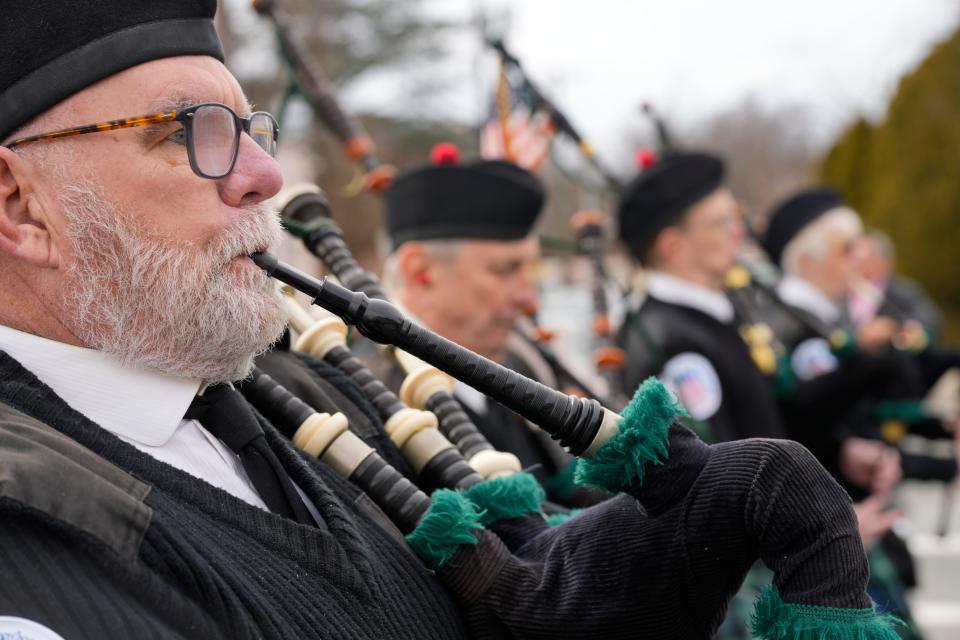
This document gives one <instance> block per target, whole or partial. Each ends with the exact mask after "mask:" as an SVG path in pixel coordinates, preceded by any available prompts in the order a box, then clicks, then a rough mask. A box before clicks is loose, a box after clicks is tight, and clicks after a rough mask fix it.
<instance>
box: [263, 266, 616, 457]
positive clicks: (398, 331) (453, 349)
mask: <svg viewBox="0 0 960 640" xmlns="http://www.w3.org/2000/svg"><path fill="white" fill-rule="evenodd" d="M250 257H251V259H253V261H254V262H255V263H256V264H257V265H258V266H259V267H260V268H261V269H263V270H264V271H265V272H266V273H267V274H268V275H270V276H273V277H274V278H276V279H278V280H280V281H281V282H284V283H286V284H288V285H290V286H291V287H293V288H294V289H297V290H298V291H301V292H303V293H305V294H307V295H308V296H310V298H311V299H312V301H313V303H314V304H316V305H318V306H321V307H323V308H325V309H327V310H328V311H330V312H331V313H333V314H335V315H337V316H339V317H340V318H341V319H343V321H344V322H346V323H347V324H350V325H353V326H355V327H356V328H357V329H358V330H359V331H360V333H361V334H362V335H364V336H366V337H367V338H369V339H371V340H373V341H374V342H379V343H381V344H390V345H393V346H395V347H399V348H400V349H403V350H404V351H407V352H408V353H410V354H412V355H414V356H416V357H418V358H420V359H421V360H423V361H425V362H427V363H429V364H432V365H433V366H435V367H437V368H438V369H440V370H441V371H445V372H446V373H449V374H450V375H452V376H454V377H456V378H457V379H458V380H462V381H463V382H464V383H466V384H468V385H470V386H472V387H473V388H475V389H477V390H478V391H480V392H481V393H484V394H486V395H488V396H490V397H491V398H493V399H494V400H496V401H497V402H499V403H500V404H502V405H504V406H505V407H507V408H508V409H511V410H513V411H515V412H517V413H519V414H520V415H522V416H523V417H525V418H526V419H527V420H529V421H530V422H532V423H534V424H536V425H538V426H539V427H540V428H541V429H543V430H545V431H547V432H548V433H549V434H550V435H551V436H552V437H553V438H554V439H556V440H558V441H559V442H560V444H561V445H563V446H566V447H568V448H569V450H570V452H571V453H573V454H574V455H586V456H590V455H592V454H593V453H594V452H595V451H596V450H597V448H598V447H599V446H600V445H601V444H603V443H604V442H606V441H607V440H608V439H609V438H610V437H612V436H613V435H614V434H616V433H617V432H618V428H617V423H618V422H619V419H620V417H619V416H618V415H617V414H615V413H613V412H611V411H608V410H606V409H604V408H603V407H602V406H601V405H600V403H599V402H597V401H596V400H592V399H586V398H578V397H575V396H569V395H566V394H563V393H560V392H559V391H555V390H553V389H550V388H549V387H546V386H545V385H542V384H540V383H539V382H536V381H534V380H530V379H529V378H526V377H524V376H522V375H520V374H518V373H516V372H514V371H511V370H509V369H507V368H506V367H503V366H501V365H499V364H497V363H495V362H493V361H491V360H488V359H487V358H484V357H483V356H480V355H478V354H475V353H473V352H472V351H470V350H468V349H465V348H463V347H461V346H460V345H458V344H456V343H454V342H451V341H450V340H447V339H446V338H443V337H442V336H439V335H437V334H435V333H433V332H432V331H429V330H427V329H425V328H423V327H421V326H419V325H417V324H415V323H413V322H411V321H410V320H409V319H407V318H406V317H405V316H404V315H403V314H402V313H401V312H400V311H399V310H398V309H397V308H396V307H394V306H393V305H392V304H390V303H389V302H386V301H384V300H371V299H370V298H368V297H367V296H366V295H365V294H363V293H355V292H353V291H350V290H349V289H346V288H345V287H342V286H340V285H338V284H336V283H334V282H332V281H330V280H329V279H327V278H323V279H317V278H314V277H312V276H309V275H307V274H306V273H303V272H302V271H299V270H298V269H295V268H293V267H291V266H289V265H286V264H283V263H281V262H280V261H279V260H278V259H277V258H276V257H275V256H273V255H270V254H267V253H254V254H251V256H250Z"/></svg>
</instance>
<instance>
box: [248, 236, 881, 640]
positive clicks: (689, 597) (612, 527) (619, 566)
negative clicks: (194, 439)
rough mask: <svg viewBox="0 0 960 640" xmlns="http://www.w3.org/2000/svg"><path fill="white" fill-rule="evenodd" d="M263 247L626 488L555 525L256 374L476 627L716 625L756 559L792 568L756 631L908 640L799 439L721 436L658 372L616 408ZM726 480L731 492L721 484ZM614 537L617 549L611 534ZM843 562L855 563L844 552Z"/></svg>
mask: <svg viewBox="0 0 960 640" xmlns="http://www.w3.org/2000/svg"><path fill="white" fill-rule="evenodd" d="M250 257H251V259H252V260H253V261H254V262H255V263H256V264H257V265H258V266H259V267H261V268H262V269H263V270H264V271H265V272H266V273H267V274H268V275H271V276H273V277H275V278H276V279H278V280H280V281H281V282H283V283H285V284H286V285H288V286H291V287H293V288H294V289H296V290H298V291H300V292H301V293H304V294H306V295H307V296H308V297H309V298H310V299H311V300H312V302H313V303H314V304H316V305H318V306H321V307H322V308H324V309H326V310H327V311H328V312H330V313H332V314H334V315H336V316H338V317H339V318H341V319H342V320H343V321H344V322H346V323H348V324H350V325H352V326H354V327H356V329H357V330H358V331H359V332H360V333H361V334H362V335H364V336H366V337H367V338H369V339H371V340H374V341H376V342H379V343H383V344H389V345H393V346H394V347H396V348H399V349H402V350H403V351H405V352H407V353H409V354H410V355H412V356H415V357H416V358H419V359H420V360H422V361H423V362H426V363H429V364H431V365H433V366H436V367H437V368H439V369H441V370H442V371H444V372H446V373H448V374H450V375H455V376H456V377H457V378H459V379H460V380H462V381H464V382H465V383H467V384H470V385H471V386H474V387H475V388H476V389H478V390H479V391H481V392H483V393H485V394H487V395H488V396H489V397H491V398H493V399H494V400H496V401H498V402H501V403H502V404H504V405H505V406H507V407H508V408H510V409H512V410H514V411H516V412H518V413H520V414H521V415H522V416H524V417H525V418H526V419H527V420H529V421H530V422H532V423H534V424H536V425H538V426H539V427H540V428H542V429H544V430H545V431H547V432H548V433H550V435H551V436H552V437H554V438H556V439H557V440H559V441H560V442H561V443H562V444H563V445H564V446H566V447H567V448H568V449H569V450H570V451H571V453H574V454H575V455H578V456H580V457H581V460H580V468H579V469H578V476H579V477H580V479H581V480H582V481H584V482H589V483H592V484H596V485H598V486H601V487H604V488H605V489H607V490H608V491H610V492H612V493H620V495H617V496H615V497H612V498H611V499H609V500H607V501H606V502H603V503H601V504H600V505H597V506H595V507H592V508H590V509H588V510H586V511H585V512H583V513H581V514H579V515H577V516H576V517H574V518H572V519H570V520H568V521H567V522H565V523H564V524H562V525H560V526H557V527H553V528H550V527H548V526H547V525H546V523H545V521H544V519H543V517H542V515H541V513H540V504H541V503H542V499H543V494H542V490H541V491H540V492H539V493H538V491H537V487H536V483H535V481H533V479H532V478H531V477H530V476H528V475H526V474H522V473H520V474H511V475H508V476H500V477H494V478H490V479H487V480H484V481H483V482H479V483H477V484H473V485H472V486H469V487H467V488H463V489H461V490H458V491H450V490H445V489H440V490H437V491H435V492H434V493H433V494H432V495H431V496H430V497H429V498H427V496H426V494H423V493H422V492H420V490H419V489H417V488H416V487H413V486H411V484H410V483H409V481H408V480H407V479H406V478H404V477H403V476H402V475H401V474H399V472H396V471H394V470H391V468H390V467H389V465H386V464H385V463H384V462H383V461H382V460H381V459H379V458H378V457H376V453H375V452H371V451H370V450H369V447H366V445H363V444H362V443H360V445H359V446H358V445H357V441H356V440H357V439H356V438H353V437H351V436H350V434H349V431H348V430H347V429H346V427H345V425H343V421H342V420H335V419H329V418H327V419H324V418H323V417H322V416H321V417H320V418H317V417H313V415H314V414H313V412H312V410H311V409H309V408H308V407H304V406H303V405H302V404H301V403H298V402H297V401H296V400H295V399H294V398H292V396H290V395H289V394H286V393H284V392H282V391H280V390H278V389H277V388H276V385H275V384H271V382H270V380H269V379H268V378H267V377H265V376H263V375H262V374H259V373H258V374H256V376H255V378H254V383H253V386H254V387H255V388H256V389H257V391H256V392H255V393H251V395H254V396H258V397H254V402H255V404H257V406H258V408H259V407H260V406H261V404H263V403H264V402H265V399H266V398H271V400H270V403H272V404H273V405H275V406H274V408H272V409H271V408H266V409H261V410H262V411H264V412H265V414H266V415H268V417H270V416H273V419H276V420H277V421H278V422H281V423H284V422H285V423H287V424H289V425H290V426H288V427H285V426H283V425H282V424H281V431H283V432H285V433H291V431H292V432H293V438H294V441H295V442H296V443H297V444H299V445H300V446H302V447H304V448H306V449H308V450H309V451H310V452H311V453H318V454H319V455H320V456H321V458H322V459H323V460H324V461H326V462H328V463H329V464H330V465H331V466H332V467H333V468H334V469H335V470H337V471H338V472H339V473H340V474H341V475H343V476H345V477H348V478H350V479H352V480H353V481H354V482H356V483H357V484H359V485H360V486H361V488H363V489H364V491H366V492H368V493H369V494H370V495H371V497H372V498H373V499H374V501H375V502H377V504H379V505H381V507H382V508H383V510H384V512H385V513H387V514H388V515H389V516H390V517H391V518H393V519H394V522H395V523H396V524H397V526H398V528H399V529H400V530H401V531H402V532H404V533H405V534H406V540H407V543H408V544H409V545H410V547H411V548H412V549H413V550H414V552H415V553H416V554H417V555H418V556H419V557H420V558H421V559H422V560H423V561H424V562H425V563H426V564H427V565H428V566H429V567H430V568H432V569H434V570H435V571H436V572H437V575H438V577H440V578H441V579H442V580H443V581H444V582H445V584H446V585H447V586H448V587H449V588H450V589H451V590H452V591H453V592H454V593H455V594H456V595H457V596H458V597H459V598H460V600H461V602H462V603H463V605H464V607H465V611H466V617H467V619H468V621H469V622H470V624H471V628H472V629H473V631H474V632H475V633H476V634H477V636H478V637H491V638H493V637H542V636H544V635H547V636H549V637H558V638H563V637H581V636H582V635H583V634H585V633H591V632H593V633H602V634H603V635H604V637H611V638H615V637H633V636H634V635H635V634H636V632H637V630H638V629H645V630H647V631H649V632H650V633H651V634H653V635H654V636H656V637H675V638H699V637H706V636H708V635H710V634H711V633H712V632H713V631H714V630H715V628H716V626H717V625H719V623H720V621H721V620H722V617H723V612H724V609H725V606H726V602H727V601H728V600H729V598H730V597H732V595H733V593H734V592H735V591H736V588H737V587H738V586H739V583H740V581H741V580H742V577H743V575H744V574H745V572H746V570H747V568H748V567H749V566H750V564H752V563H753V562H754V561H755V560H756V558H757V557H758V556H759V557H762V558H764V560H765V561H766V562H767V563H768V564H769V565H770V566H771V568H773V569H774V571H775V572H777V575H778V580H777V581H776V588H773V589H770V590H768V591H767V592H765V593H764V595H763V596H762V597H761V599H760V600H759V601H758V605H757V607H758V608H757V613H756V618H755V621H754V626H755V633H757V634H758V637H770V638H808V637H809V638H815V637H821V636H819V635H815V634H819V633H821V631H822V630H823V628H824V625H826V626H828V627H830V628H832V629H837V628H845V627H850V628H851V629H854V628H856V629H857V630H859V631H862V632H863V635H862V637H864V638H871V639H877V640H886V639H887V638H892V637H894V636H892V635H889V634H891V633H893V631H892V630H891V628H890V624H891V622H890V620H889V619H887V618H885V617H883V616H880V615H879V614H877V613H876V612H875V611H874V610H873V609H872V608H871V606H870V603H869V598H867V596H866V595H865V594H864V592H863V585H864V584H865V580H866V563H865V558H864V556H863V549H862V546H861V545H860V543H859V539H858V537H857V535H856V522H855V519H854V517H853V514H852V512H851V511H850V508H849V503H848V501H847V498H846V497H845V494H843V492H842V490H841V489H840V488H839V487H838V486H836V485H835V483H833V481H832V480H831V479H830V478H829V476H828V475H827V474H826V472H825V471H824V470H823V469H822V468H821V467H819V465H817V464H816V462H815V461H814V460H813V459H812V457H811V456H810V455H809V453H807V452H806V451H805V450H803V449H802V448H801V447H799V446H797V445H795V444H793V443H787V442H777V441H767V440H754V441H743V442H735V443H725V444H721V445H713V446H707V445H705V444H703V443H702V442H700V441H699V440H697V439H696V438H695V436H693V435H692V434H691V433H690V432H689V431H687V430H685V429H684V428H683V427H681V426H680V425H679V423H677V422H676V420H675V418H676V408H675V405H674V401H673V399H672V398H671V397H670V396H669V394H668V393H667V392H666V391H665V389H663V387H662V386H661V385H659V383H657V382H655V381H649V382H648V383H645V385H644V386H643V387H642V388H641V389H640V390H639V391H638V393H637V395H636V396H635V398H634V400H633V401H632V403H631V405H630V406H629V407H628V408H627V409H626V410H625V411H624V413H623V415H620V414H617V413H614V412H612V411H610V410H608V409H605V408H604V407H603V406H601V405H600V403H599V402H597V401H596V400H593V399H587V398H581V397H576V396H570V395H567V394H563V393H561V392H558V391H555V390H553V389H550V388H548V387H545V386H544V385H542V384H540V383H538V382H535V381H533V380H530V379H527V378H524V377H523V376H521V375H519V374H517V373H515V372H513V371H510V370H508V369H505V368H504V367H502V366H501V365H498V364H496V363H494V362H492V361H490V360H488V359H486V358H483V357H482V356H479V355H477V354H474V353H472V352H470V351H469V350H467V349H465V348H463V347H461V346H459V345H457V344H455V343H453V342H450V341H449V340H446V339H445V338H443V337H441V336H438V335H436V334H435V333H433V332H431V331H429V330H427V329H425V328H423V327H421V326H419V325H417V324H416V323H414V322H413V321H411V320H410V319H409V318H406V317H405V316H404V315H403V314H402V313H401V312H400V311H399V310H398V309H397V308H396V307H394V306H393V305H392V304H390V303H389V302H386V301H385V300H382V299H373V298H370V297H368V296H367V295H366V294H364V293H361V292H354V291H350V290H349V289H347V288H346V287H344V286H342V285H339V284H337V283H335V282H333V280H332V279H330V278H329V277H324V278H314V277H312V276H310V275H307V274H305V273H303V272H300V271H298V270H296V269H294V268H292V267H290V266H288V265H286V264H284V263H282V262H280V261H279V260H278V259H277V258H276V257H275V256H272V255H270V254H267V253H255V254H252V255H251V256H250ZM258 398H259V399H258ZM278 406H280V407H284V408H285V409H284V410H283V411H281V410H280V409H279V408H277V407H278ZM311 424H312V425H315V426H310V425H311ZM787 478H789V479H790V480H789V481H787ZM784 482H787V484H783V483H784ZM720 486H722V487H723V496H724V499H722V500H721V499H718V496H717V495H716V494H715V492H716V491H717V487H720ZM776 487H781V489H779V490H776V489H775V488H776ZM782 487H790V489H789V490H788V491H786V492H784V491H783V489H782ZM812 505H816V506H815V507H814V506H812ZM761 513H762V514H763V516H762V517H761V518H759V519H757V517H756V516H757V514H761ZM613 535H615V536H616V538H617V544H615V545H611V544H609V543H608V541H607V539H608V538H610V536H613ZM712 545H716V546H715V547H713V546H712ZM714 549H716V550H714ZM837 558H842V562H843V564H842V565H840V566H836V565H835V564H831V563H835V562H836V561H837ZM800 566H802V567H803V570H798V568H799V567H800ZM811 604H815V605H816V606H810V605H811ZM597 607H599V608H597ZM824 607H827V608H826V609H824ZM798 630H799V632H798ZM827 637H830V636H827ZM838 637H839V636H838Z"/></svg>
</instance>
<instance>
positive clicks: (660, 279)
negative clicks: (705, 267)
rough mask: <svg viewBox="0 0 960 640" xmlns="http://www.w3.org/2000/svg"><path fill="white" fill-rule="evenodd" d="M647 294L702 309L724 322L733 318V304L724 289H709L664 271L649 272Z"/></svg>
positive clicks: (698, 309) (665, 300) (672, 302)
mask: <svg viewBox="0 0 960 640" xmlns="http://www.w3.org/2000/svg"><path fill="white" fill-rule="evenodd" d="M647 295H650V296H653V297H654V298H657V299H658V300H663V301H664V302H669V303H671V304H678V305H681V306H684V307H690V308H691V309H696V310H697V311H702V312H703V313H705V314H707V315H708V316H710V317H712V318H716V319H717V320H719V321H720V322H723V323H727V322H730V321H732V320H733V315H734V313H733V304H732V303H731V302H730V299H729V298H727V296H726V295H724V293H723V292H722V291H714V290H713V289H708V288H707V287H704V286H702V285H699V284H696V283H693V282H690V281H689V280H684V279H682V278H678V277H677V276H674V275H670V274H669V273H664V272H663V271H648V272H647Z"/></svg>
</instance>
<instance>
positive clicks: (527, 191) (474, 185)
mask: <svg viewBox="0 0 960 640" xmlns="http://www.w3.org/2000/svg"><path fill="white" fill-rule="evenodd" d="M430 158H431V164H429V165H426V166H422V167H418V168H416V169H413V170H410V171H406V172H404V173H402V174H400V175H399V176H397V178H396V179H395V180H394V181H393V184H392V185H390V188H389V189H388V190H387V191H386V193H385V194H384V204H385V209H386V227H387V233H388V235H389V236H390V240H391V242H392V244H393V247H394V248H396V247H398V246H400V245H401V244H403V243H404V242H409V241H411V240H467V239H474V240H520V239H521V238H525V237H526V236H527V235H529V234H530V232H531V231H532V229H533V226H534V224H535V223H536V221H537V217H538V216H539V215H540V211H541V209H542V208H543V203H544V200H545V194H544V190H543V185H542V184H541V183H540V180H539V179H537V177H536V176H534V175H533V174H532V173H530V172H529V171H527V170H525V169H521V168H520V167H518V166H517V165H515V164H513V163H510V162H504V161H502V160H474V161H470V162H466V163H464V162H461V160H460V152H459V149H457V147H456V146H455V145H452V144H450V143H441V144H438V145H436V146H435V147H434V148H433V151H432V152H431V154H430Z"/></svg>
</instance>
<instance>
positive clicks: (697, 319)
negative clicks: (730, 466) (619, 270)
mask: <svg viewBox="0 0 960 640" xmlns="http://www.w3.org/2000/svg"><path fill="white" fill-rule="evenodd" d="M723 179H724V165H723V161H722V160H720V159H719V158H717V157H715V156H711V155H707V154H702V153H675V154H670V155H667V156H665V157H664V158H663V159H661V160H660V161H659V162H657V163H655V164H653V165H652V166H651V167H650V168H649V169H647V170H645V171H643V172H642V173H641V174H640V175H639V176H638V177H637V178H635V179H634V180H633V181H632V182H631V183H630V184H629V185H628V186H627V187H626V189H625V190H624V193H623V195H622V197H621V201H620V207H619V211H618V216H619V229H620V237H621V239H622V240H623V242H624V244H625V245H626V246H627V248H628V249H629V251H630V254H631V255H632V256H633V258H635V259H636V260H637V261H638V262H639V263H640V264H641V265H642V266H643V267H644V268H645V269H646V270H647V274H646V282H647V290H646V296H645V298H644V299H643V301H642V303H641V304H640V306H639V308H637V309H633V310H632V311H630V312H629V313H628V315H627V318H626V320H625V321H624V324H623V327H622V328H621V331H620V335H619V338H618V342H619V344H620V346H621V347H622V348H623V349H624V350H625V351H626V353H627V366H626V370H625V377H626V380H625V384H624V388H627V389H632V388H635V387H636V386H637V385H638V384H640V382H641V381H642V380H643V379H644V378H646V377H647V376H651V375H656V376H659V377H660V378H661V379H662V380H663V381H664V383H665V384H666V385H667V387H668V388H669V389H671V390H673V391H674V393H676V394H677V397H678V398H679V399H680V401H681V403H682V405H683V406H684V408H685V409H686V410H687V412H688V413H689V415H690V418H692V419H693V420H694V421H695V422H696V423H698V424H699V425H700V432H701V435H702V436H703V437H705V438H707V439H708V440H711V441H719V442H722V441H727V440H736V439H740V438H747V437H752V436H765V437H774V438H776V437H786V430H785V428H784V426H783V421H782V419H781V417H780V413H779V410H778V408H777V405H776V401H775V399H774V397H773V395H772V393H771V392H770V389H769V386H768V383H767V381H766V380H765V379H764V377H763V376H762V375H761V373H760V371H759V370H758V369H757V367H756V365H755V364H754V362H753V359H752V358H751V354H750V351H749V349H748V348H747V346H746V344H745V343H744V341H743V338H742V337H741V336H740V334H739V333H738V331H737V328H736V325H735V317H734V308H733V305H732V304H731V302H730V300H729V299H728V298H727V297H726V295H725V293H724V288H725V281H726V275H727V273H728V272H729V271H730V269H731V268H732V267H733V266H734V264H735V263H736V258H737V248H738V246H739V244H740V241H741V239H742V236H743V226H742V223H741V220H740V212H739V209H738V207H737V203H736V201H735V200H734V198H733V195H732V194H731V193H730V191H729V189H727V188H726V187H725V186H724V184H723Z"/></svg>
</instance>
